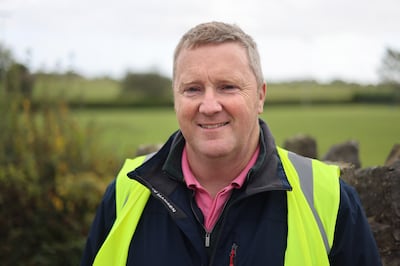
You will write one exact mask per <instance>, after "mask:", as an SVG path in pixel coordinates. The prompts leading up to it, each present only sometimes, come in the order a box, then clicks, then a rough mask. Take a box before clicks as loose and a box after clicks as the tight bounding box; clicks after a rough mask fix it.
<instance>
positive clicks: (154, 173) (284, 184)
mask: <svg viewBox="0 0 400 266" xmlns="http://www.w3.org/2000/svg"><path fill="white" fill-rule="evenodd" d="M259 123H260V153H259V156H258V158H257V161H256V163H255V165H254V166H253V167H252V168H251V169H250V171H249V173H248V174H247V180H246V182H245V184H244V194H247V195H251V194H254V193H258V192H262V191H269V190H291V187H290V185H289V182H288V180H287V178H286V175H285V173H284V171H283V167H282V164H281V161H280V159H279V156H278V153H277V150H276V146H275V141H274V139H273V137H272V134H271V132H270V130H269V128H268V126H267V124H266V123H265V122H264V121H262V120H259ZM184 145H185V139H184V137H183V135H182V133H181V132H180V131H177V132H175V133H174V134H173V135H172V136H171V137H170V138H169V140H168V141H167V142H166V143H165V144H164V146H163V147H162V148H161V149H160V151H158V152H157V153H156V154H155V155H154V156H153V157H152V158H151V159H149V160H148V161H146V162H145V163H144V164H143V165H141V166H140V167H138V168H137V169H136V170H135V171H132V172H130V173H129V174H128V176H129V177H131V178H134V179H137V180H138V181H139V182H141V183H143V184H144V185H147V186H152V187H155V188H157V189H159V190H160V191H163V192H164V193H165V194H166V195H168V194H169V193H170V192H172V191H173V190H174V188H175V187H176V185H178V184H179V183H183V182H184V178H183V174H182V168H181V157H182V151H183V147H184ZM160 173H164V174H167V178H165V175H163V176H162V177H161V178H160ZM167 180H169V181H167Z"/></svg>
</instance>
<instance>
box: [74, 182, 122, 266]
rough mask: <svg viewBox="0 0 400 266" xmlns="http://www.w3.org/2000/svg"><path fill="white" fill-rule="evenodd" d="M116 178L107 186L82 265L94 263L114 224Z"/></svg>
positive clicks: (91, 229)
mask: <svg viewBox="0 0 400 266" xmlns="http://www.w3.org/2000/svg"><path fill="white" fill-rule="evenodd" d="M115 213H116V211H115V180H114V181H113V182H112V183H111V184H110V185H109V186H108V187H107V190H106V192H105V193H104V196H103V199H102V201H101V203H100V205H99V207H98V208H97V212H96V216H95V218H94V220H93V223H92V225H91V228H90V232H89V235H88V238H87V240H86V246H85V249H84V251H83V256H82V260H81V266H86V265H92V264H93V261H94V258H95V257H96V255H97V252H98V251H99V249H100V247H101V245H102V244H103V242H104V240H105V239H106V237H107V235H108V233H109V232H110V230H111V227H112V226H113V223H114V220H115V216H116V214H115Z"/></svg>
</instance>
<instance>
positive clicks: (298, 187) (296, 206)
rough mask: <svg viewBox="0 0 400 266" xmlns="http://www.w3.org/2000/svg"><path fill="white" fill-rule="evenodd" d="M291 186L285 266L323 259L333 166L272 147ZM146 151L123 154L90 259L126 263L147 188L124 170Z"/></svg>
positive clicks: (329, 231) (333, 195) (331, 224)
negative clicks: (109, 215)
mask: <svg viewBox="0 0 400 266" xmlns="http://www.w3.org/2000/svg"><path fill="white" fill-rule="evenodd" d="M278 153H279V156H280V158H281V161H282V164H283V168H284V170H285V173H286V175H287V178H288V180H289V183H290V185H291V186H292V188H293V189H292V191H288V192H287V204H288V236H287V247H286V253H285V265H286V266H297V265H307V266H311V265H314V266H325V265H329V260H328V254H329V252H330V249H331V247H332V244H333V238H334V232H335V224H336V217H337V212H338V209H339V200H340V191H339V189H340V188H339V180H338V178H339V175H340V170H339V168H338V167H337V166H333V165H327V164H325V163H322V162H320V161H318V160H314V159H309V158H305V157H302V156H299V155H296V154H294V153H292V152H288V151H286V150H284V149H281V148H279V147H278ZM145 158H146V156H141V157H138V158H135V159H133V160H132V159H127V160H126V161H125V164H124V166H123V167H122V169H121V171H120V172H119V174H118V176H117V180H116V220H115V222H114V225H113V227H112V228H111V231H110V233H109V234H108V236H107V238H106V240H105V241H104V243H103V245H102V246H101V248H100V250H99V252H98V253H97V255H96V258H95V261H94V263H93V265H95V266H109V265H117V266H122V265H126V261H127V256H128V249H129V245H130V242H131V239H132V237H133V234H134V233H135V229H136V226H137V224H138V222H139V219H140V216H141V214H142V212H143V209H144V207H145V206H146V203H147V200H148V198H149V196H150V191H149V189H148V188H146V187H145V186H143V185H141V184H140V183H139V182H137V181H135V180H132V179H130V178H128V177H127V173H128V172H129V171H131V170H132V169H135V168H136V167H138V166H139V165H141V164H142V163H143V161H144V160H145Z"/></svg>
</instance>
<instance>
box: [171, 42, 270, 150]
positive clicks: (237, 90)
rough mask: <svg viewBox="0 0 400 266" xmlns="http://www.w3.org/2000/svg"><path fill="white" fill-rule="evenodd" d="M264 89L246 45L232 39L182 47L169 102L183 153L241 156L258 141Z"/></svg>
mask: <svg viewBox="0 0 400 266" xmlns="http://www.w3.org/2000/svg"><path fill="white" fill-rule="evenodd" d="M265 90H266V87H265V84H264V85H263V86H262V88H259V89H257V82H256V78H255V76H254V74H253V72H252V70H251V68H250V66H249V62H248V58H247V54H246V50H245V49H244V48H243V47H242V46H240V45H239V44H237V43H223V44H208V45H203V46H200V47H196V48H193V49H184V50H182V51H181V53H180V54H179V56H178V58H177V61H176V75H175V79H174V103H175V111H176V115H177V119H178V123H179V126H180V129H181V131H182V134H183V136H184V137H185V139H186V144H187V149H188V153H192V154H196V156H206V157H208V158H219V157H226V156H235V157H237V156H245V157H246V155H247V154H248V153H249V149H254V148H255V145H257V143H258V138H259V124H258V114H260V113H261V112H262V110H263V104H264V98H265ZM252 151H254V150H252ZM252 151H250V152H252ZM245 157H242V158H245Z"/></svg>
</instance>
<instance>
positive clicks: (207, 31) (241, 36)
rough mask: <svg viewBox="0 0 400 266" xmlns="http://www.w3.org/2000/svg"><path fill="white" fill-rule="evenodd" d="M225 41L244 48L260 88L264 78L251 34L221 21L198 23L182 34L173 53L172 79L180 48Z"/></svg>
mask: <svg viewBox="0 0 400 266" xmlns="http://www.w3.org/2000/svg"><path fill="white" fill-rule="evenodd" d="M227 42H235V43H238V44H239V45H241V46H243V48H244V49H245V50H246V52H247V57H248V60H249V65H250V68H251V70H252V71H253V73H254V75H255V77H256V80H257V84H258V88H261V86H262V85H263V83H264V78H263V73H262V68H261V63H260V55H259V53H258V49H257V44H256V43H255V42H254V40H253V38H252V37H251V36H249V35H247V34H246V33H245V32H244V31H243V30H242V29H240V28H239V27H238V26H236V25H233V24H226V23H223V22H208V23H203V24H199V25H197V26H195V27H194V28H192V29H190V30H189V31H188V32H187V33H186V34H185V35H183V36H182V38H181V40H180V42H179V43H178V45H177V47H176V49H175V53H174V63H173V80H175V75H176V61H177V59H178V56H179V54H180V53H181V52H182V50H184V49H192V48H196V47H199V46H202V45H206V44H221V43H227Z"/></svg>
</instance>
